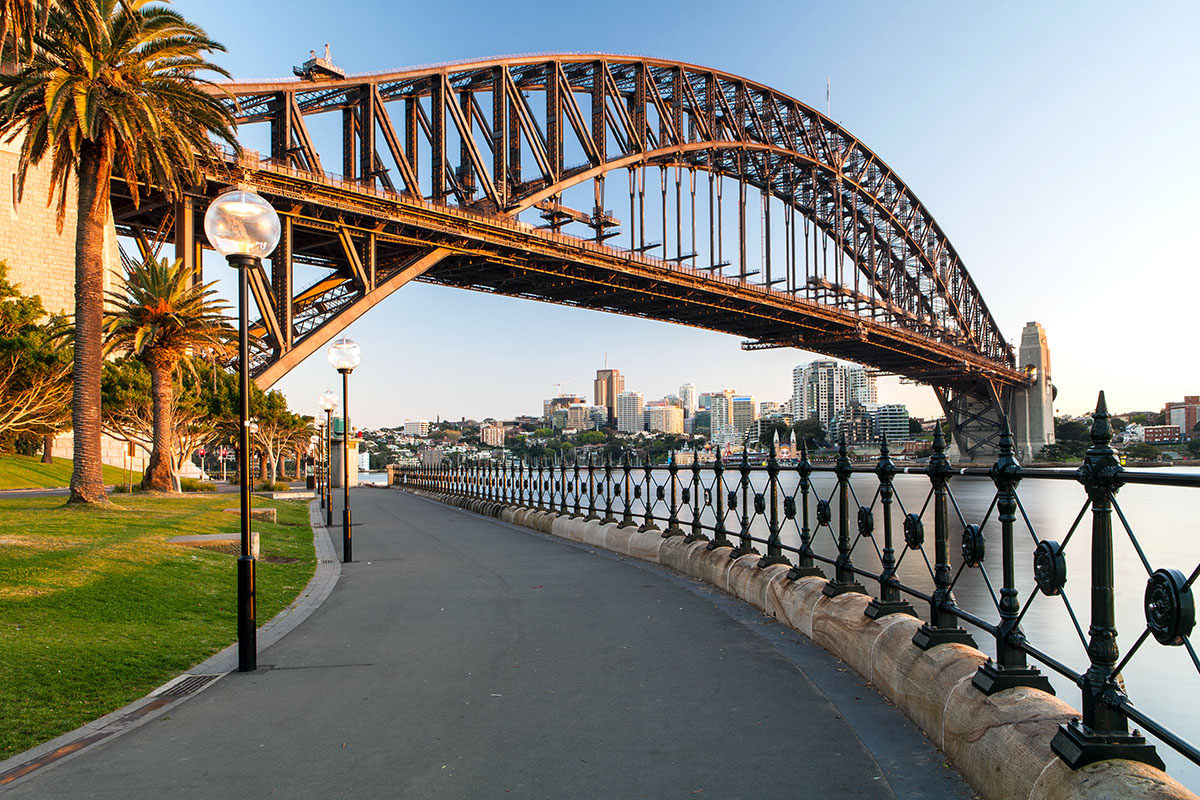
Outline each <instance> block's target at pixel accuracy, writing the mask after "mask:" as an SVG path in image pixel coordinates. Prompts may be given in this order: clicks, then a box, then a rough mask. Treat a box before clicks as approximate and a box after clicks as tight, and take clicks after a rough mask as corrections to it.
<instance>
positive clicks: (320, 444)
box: [313, 417, 325, 508]
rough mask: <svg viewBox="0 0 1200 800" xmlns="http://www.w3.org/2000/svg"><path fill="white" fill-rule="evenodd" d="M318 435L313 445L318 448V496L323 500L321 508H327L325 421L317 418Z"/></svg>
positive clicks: (315, 423) (314, 422)
mask: <svg viewBox="0 0 1200 800" xmlns="http://www.w3.org/2000/svg"><path fill="white" fill-rule="evenodd" d="M313 425H314V426H315V427H316V429H317V433H316V435H315V436H313V444H314V445H315V446H316V448H317V455H316V464H317V495H318V496H319V497H320V498H321V508H324V507H325V420H324V418H322V417H317V418H316V419H315V420H314V421H313Z"/></svg>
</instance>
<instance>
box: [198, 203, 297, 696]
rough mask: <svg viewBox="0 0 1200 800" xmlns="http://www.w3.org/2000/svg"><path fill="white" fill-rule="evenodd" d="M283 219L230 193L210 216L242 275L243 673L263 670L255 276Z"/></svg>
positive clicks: (208, 224)
mask: <svg viewBox="0 0 1200 800" xmlns="http://www.w3.org/2000/svg"><path fill="white" fill-rule="evenodd" d="M279 231H280V227H279V215H278V214H276V213H275V209H273V208H271V204H270V203H268V202H267V201H266V200H263V199H262V198H261V197H259V196H258V195H257V194H255V193H254V192H248V191H243V190H241V189H234V190H232V191H229V192H225V193H224V194H222V195H221V196H220V197H218V198H217V199H216V200H214V201H213V203H212V205H210V206H209V207H208V211H207V212H206V213H205V214H204V233H205V234H206V235H207V236H208V243H209V244H210V245H212V246H213V248H215V249H216V251H217V252H218V253H220V254H221V255H223V256H225V260H226V261H228V262H229V266H231V267H233V268H234V269H236V270H237V271H238V373H239V389H240V395H241V397H240V401H239V403H238V412H239V413H238V416H239V421H240V423H241V424H240V425H239V431H238V433H239V437H240V438H239V443H240V447H239V456H240V458H241V464H239V465H238V472H239V476H240V478H241V484H242V485H241V512H242V513H241V517H242V530H241V534H242V536H241V538H242V554H241V556H239V557H238V566H237V570H238V623H237V628H238V671H240V672H251V671H253V670H254V669H255V668H256V667H257V666H258V655H257V652H256V650H257V626H256V624H255V603H254V556H253V555H251V553H250V333H249V329H250V323H249V316H248V307H247V303H248V301H249V294H250V290H249V274H248V273H249V271H250V270H251V269H254V268H256V267H258V266H259V265H260V264H262V259H263V257H264V256H267V255H270V253H271V252H272V251H273V250H274V249H275V245H276V244H278V243H279Z"/></svg>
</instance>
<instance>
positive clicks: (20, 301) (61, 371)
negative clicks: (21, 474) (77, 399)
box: [0, 261, 71, 460]
mask: <svg viewBox="0 0 1200 800" xmlns="http://www.w3.org/2000/svg"><path fill="white" fill-rule="evenodd" d="M7 274H8V265H7V264H5V263H4V262H3V261H0V398H2V399H3V402H0V437H3V438H5V439H9V440H11V439H12V438H13V437H18V436H41V437H47V436H53V434H54V433H55V432H56V431H57V430H59V429H60V428H61V427H62V426H63V424H64V423H65V421H66V419H67V416H68V414H67V412H68V410H69V408H70V405H69V400H70V396H71V363H70V355H69V354H68V353H66V352H64V349H63V348H62V347H61V346H60V342H58V341H56V337H57V335H58V334H59V332H60V331H61V328H62V326H63V323H64V321H65V320H64V319H63V318H62V317H60V316H52V317H50V318H49V319H48V320H47V319H46V312H45V309H44V308H43V306H42V301H41V298H39V297H38V296H36V295H33V296H30V297H26V296H24V295H22V294H21V293H20V292H19V291H18V290H17V287H15V286H13V285H12V284H10V283H9V282H8V278H7ZM43 449H44V451H48V448H43ZM46 455H47V452H44V453H43V460H46V459H45V456H46Z"/></svg>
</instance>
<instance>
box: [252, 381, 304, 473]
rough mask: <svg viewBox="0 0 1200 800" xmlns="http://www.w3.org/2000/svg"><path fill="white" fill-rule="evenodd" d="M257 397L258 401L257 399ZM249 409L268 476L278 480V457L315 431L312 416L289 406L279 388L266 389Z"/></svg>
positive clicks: (253, 432)
mask: <svg viewBox="0 0 1200 800" xmlns="http://www.w3.org/2000/svg"><path fill="white" fill-rule="evenodd" d="M256 401H257V402H256ZM250 413H251V414H252V415H253V416H254V422H255V425H252V426H251V428H250V431H251V436H252V438H253V439H254V441H255V442H256V443H257V444H258V446H259V448H260V449H261V450H262V454H263V460H262V464H263V466H264V467H265V468H266V469H267V471H268V478H269V480H270V481H271V483H275V480H276V478H278V477H279V461H280V459H281V458H282V457H283V454H284V452H285V451H286V450H289V449H295V447H296V445H297V442H298V441H299V440H300V439H301V438H303V440H304V441H305V442H307V441H308V437H309V436H311V435H312V430H311V428H310V425H309V423H311V422H312V418H311V417H307V418H306V417H301V416H300V415H299V414H293V413H292V412H291V411H289V410H288V406H287V400H286V399H285V398H284V396H283V394H282V393H281V392H278V391H271V392H266V393H265V394H262V395H259V396H258V397H257V398H255V397H252V398H251V400H250Z"/></svg>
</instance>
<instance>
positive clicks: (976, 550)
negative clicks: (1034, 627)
mask: <svg viewBox="0 0 1200 800" xmlns="http://www.w3.org/2000/svg"><path fill="white" fill-rule="evenodd" d="M991 478H992V483H994V484H996V511H997V519H999V520H1000V560H1001V562H1002V568H1003V571H1004V575H1003V581H1004V584H1003V585H1002V586H1001V587H1000V602H999V604H998V605H999V607H1000V626H999V627H998V628H997V630H996V659H995V661H993V660H992V659H990V658H989V659H988V660H987V662H986V663H985V664H983V666H981V667H980V668H979V669H978V670H977V671H976V672H975V677H974V678H973V679H972V681H971V683H973V684H974V685H975V688H977V689H979V690H980V691H982V692H983V693H984V694H987V695H992V694H995V693H996V692H1000V691H1003V690H1005V689H1011V688H1013V687H1014V686H1029V687H1032V688H1034V689H1041V690H1042V691H1043V692H1048V693H1050V694H1054V689H1053V687H1051V686H1050V680H1049V679H1048V678H1047V677H1046V676H1045V675H1043V674H1042V673H1041V672H1040V671H1039V670H1038V669H1037V668H1036V667H1031V666H1029V663H1028V662H1027V661H1026V659H1025V651H1024V650H1022V649H1020V648H1019V647H1017V646H1016V645H1018V644H1020V643H1021V642H1023V641H1024V640H1025V635H1024V634H1023V633H1022V632H1021V629H1020V627H1018V625H1017V617H1018V616H1019V615H1020V613H1021V604H1020V601H1019V600H1018V599H1017V570H1016V566H1015V558H1014V553H1013V524H1014V523H1015V522H1016V520H1017V484H1018V483H1020V481H1021V465H1020V464H1019V463H1017V459H1016V457H1015V455H1014V453H1013V440H1012V432H1011V431H1010V430H1009V429H1008V417H1007V416H1006V417H1004V419H1003V421H1002V428H1001V430H1000V455H999V457H998V458H997V459H996V463H995V464H993V465H992V469H991ZM981 533H982V532H981V531H978V529H975V530H967V531H963V555H964V557H966V556H968V555H970V557H972V558H973V559H974V561H975V563H976V564H978V563H980V562H982V561H983V558H984V553H983V547H982V543H983V538H982V536H981V535H980V536H976V534H981ZM973 542H978V545H979V546H978V547H976V546H975V545H974V544H973ZM968 550H970V553H968Z"/></svg>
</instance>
